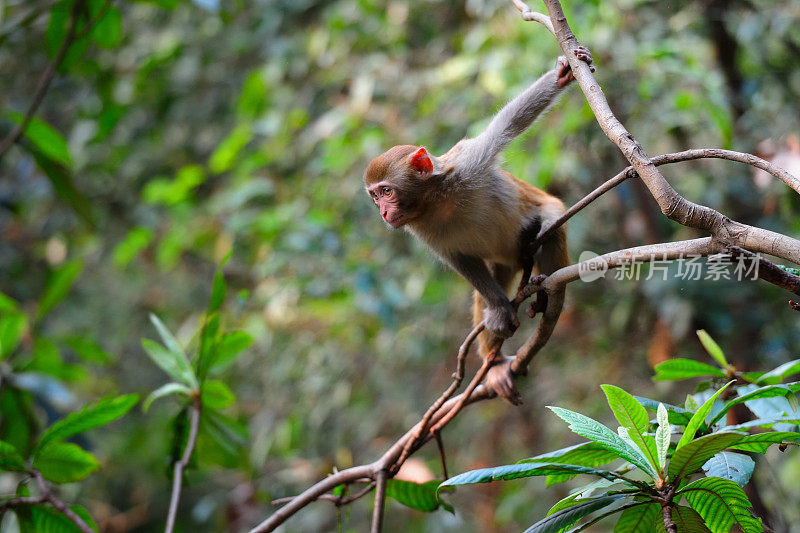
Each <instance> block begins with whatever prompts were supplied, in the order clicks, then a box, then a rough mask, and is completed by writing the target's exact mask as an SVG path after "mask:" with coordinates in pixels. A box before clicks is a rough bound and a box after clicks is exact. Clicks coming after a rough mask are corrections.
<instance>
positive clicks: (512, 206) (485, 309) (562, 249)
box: [364, 47, 594, 404]
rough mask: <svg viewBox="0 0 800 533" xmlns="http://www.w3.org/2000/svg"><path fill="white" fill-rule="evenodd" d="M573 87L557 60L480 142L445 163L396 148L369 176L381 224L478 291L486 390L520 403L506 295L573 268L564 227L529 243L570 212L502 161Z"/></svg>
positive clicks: (454, 151) (582, 51) (464, 143)
mask: <svg viewBox="0 0 800 533" xmlns="http://www.w3.org/2000/svg"><path fill="white" fill-rule="evenodd" d="M575 55H576V56H577V57H578V58H579V59H580V60H582V61H584V62H586V63H587V64H588V65H590V66H591V64H592V56H591V54H590V53H589V50H588V49H586V48H584V47H580V48H579V49H577V50H575ZM591 68H592V70H594V67H591ZM574 79H575V78H574V76H573V74H572V70H571V68H570V66H569V63H568V62H567V59H566V58H565V57H563V56H562V57H559V58H558V61H557V63H556V68H555V69H553V70H551V71H550V72H548V73H546V74H544V75H543V76H542V77H541V78H539V79H538V80H536V82H534V83H533V85H531V86H530V87H528V89H526V90H525V91H524V92H523V93H522V94H520V95H519V96H517V97H516V98H514V99H513V100H512V101H511V102H509V103H508V104H506V106H505V107H503V108H502V109H501V110H500V112H499V113H497V115H496V116H495V117H494V119H493V120H492V121H491V122H490V123H489V125H488V126H487V128H486V130H485V131H484V132H483V133H481V134H480V135H478V136H477V137H475V138H472V139H463V140H461V141H459V142H458V143H457V144H456V145H455V146H453V148H451V149H450V151H448V152H447V153H446V154H444V155H442V156H439V157H436V156H434V155H431V154H430V153H428V151H427V150H426V149H425V148H424V147H420V146H411V145H401V146H395V147H393V148H390V149H389V150H388V151H386V152H384V153H383V154H381V155H379V156H378V157H376V158H375V159H373V160H372V161H371V162H370V164H369V166H368V167H367V170H366V172H365V173H364V184H365V186H366V189H367V193H369V195H370V196H371V197H372V200H373V201H374V202H375V204H376V205H377V206H378V210H379V212H380V215H381V217H382V218H383V220H384V221H385V222H386V223H387V224H388V225H389V226H391V227H393V228H400V227H404V228H405V229H406V230H407V231H408V232H409V233H411V234H412V235H414V236H415V237H417V238H418V239H420V240H421V241H422V242H424V243H425V244H427V245H428V247H430V248H431V250H433V251H434V252H435V253H436V254H437V255H438V256H439V257H440V258H441V259H442V260H443V261H444V262H445V263H447V264H448V265H450V266H451V267H452V268H453V269H454V270H455V271H456V272H458V273H459V274H461V275H462V276H463V277H464V278H465V279H466V280H467V281H468V282H470V283H471V284H472V286H473V287H474V288H475V293H474V298H473V323H474V324H478V323H479V322H480V321H481V320H485V327H486V329H485V331H484V332H483V333H481V335H480V337H479V339H478V344H479V352H480V354H481V356H482V357H483V358H484V359H486V358H488V357H492V358H493V359H492V366H491V367H490V368H489V372H488V374H487V376H486V384H487V385H488V386H489V387H491V388H493V389H494V391H495V392H496V393H497V394H498V395H500V396H502V397H503V398H505V399H506V400H508V401H510V402H511V403H513V404H518V403H520V396H519V393H518V392H517V390H516V387H515V386H514V381H513V376H512V375H511V372H510V366H509V365H510V362H511V360H512V359H511V358H509V357H504V356H502V355H501V354H499V353H497V347H498V345H499V343H500V340H501V339H505V338H508V337H510V336H511V335H512V334H513V333H514V331H515V330H516V329H517V327H518V326H519V320H518V319H517V316H516V314H515V312H514V309H513V307H512V306H511V303H510V302H509V300H508V297H507V296H506V293H507V291H508V289H509V286H510V284H511V282H512V281H513V278H514V276H515V275H516V273H517V272H519V271H520V270H523V272H526V273H527V274H530V272H531V268H532V267H533V266H534V264H535V267H536V269H537V271H538V273H539V274H545V275H547V274H551V273H553V272H554V271H556V270H557V269H559V268H561V267H564V266H567V265H568V264H569V259H568V257H567V243H566V233H565V229H564V227H563V226H562V227H560V228H559V229H558V231H557V232H555V233H554V234H553V235H552V237H550V238H549V239H548V240H547V241H546V242H544V243H542V246H541V248H540V249H539V250H538V251H536V253H535V254H533V253H532V251H531V250H530V244H531V242H532V241H533V240H534V239H535V238H536V236H537V235H538V233H539V232H540V231H541V229H542V227H543V226H547V225H548V224H549V223H550V222H552V221H554V220H555V219H557V218H558V217H559V216H560V215H561V214H562V213H563V212H564V204H563V203H562V202H561V200H559V199H558V198H556V197H555V196H552V195H550V194H548V193H546V192H544V191H542V190H540V189H537V188H536V187H534V186H533V185H529V184H528V183H525V182H524V181H521V180H519V179H517V178H515V177H514V176H512V175H511V174H509V173H508V172H506V171H504V170H503V169H502V168H501V165H500V161H499V157H498V154H499V153H500V152H501V151H502V150H503V149H504V148H505V147H506V146H507V145H508V143H509V142H511V141H512V140H513V139H514V138H515V137H517V136H518V135H520V134H521V133H523V132H524V131H525V130H526V129H527V128H528V126H530V125H531V123H532V122H533V121H534V120H535V119H536V117H537V116H538V115H539V114H540V113H542V111H544V110H545V109H546V108H547V107H548V106H549V105H550V104H551V103H552V102H553V100H554V99H555V98H556V96H558V94H559V93H560V92H561V89H563V88H564V87H565V86H567V85H568V84H569V83H570V82H571V81H573V80H574ZM545 305H546V304H545ZM539 307H541V306H539ZM540 310H541V309H540Z"/></svg>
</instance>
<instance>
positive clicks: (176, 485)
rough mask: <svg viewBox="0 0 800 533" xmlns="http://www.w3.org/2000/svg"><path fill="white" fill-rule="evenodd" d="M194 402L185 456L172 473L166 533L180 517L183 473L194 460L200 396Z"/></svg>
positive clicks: (170, 532) (169, 532) (170, 531)
mask: <svg viewBox="0 0 800 533" xmlns="http://www.w3.org/2000/svg"><path fill="white" fill-rule="evenodd" d="M192 400H193V401H192V408H191V412H190V420H189V436H188V437H187V438H186V447H185V448H184V449H183V455H182V456H181V458H180V460H179V461H177V462H176V463H175V467H174V469H173V472H172V495H171V496H170V501H169V514H167V525H166V527H165V528H164V533H172V530H173V529H174V528H175V519H176V517H177V516H178V503H179V502H180V500H181V486H182V484H183V471H184V470H186V467H187V466H189V461H190V460H191V459H192V452H194V446H195V444H196V443H197V430H198V428H199V427H200V410H201V406H202V404H201V401H200V395H199V394H197V395H196V396H194V397H193V398H192Z"/></svg>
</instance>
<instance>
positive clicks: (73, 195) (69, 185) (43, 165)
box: [19, 142, 95, 228]
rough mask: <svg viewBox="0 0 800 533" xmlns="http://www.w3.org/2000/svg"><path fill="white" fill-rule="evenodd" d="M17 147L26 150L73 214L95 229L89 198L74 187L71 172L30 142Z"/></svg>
mask: <svg viewBox="0 0 800 533" xmlns="http://www.w3.org/2000/svg"><path fill="white" fill-rule="evenodd" d="M19 145H20V146H21V147H22V148H24V149H25V150H27V152H28V153H29V154H31V156H32V157H33V160H34V161H36V166H38V167H39V168H40V169H41V171H42V172H44V174H45V175H46V176H47V179H48V180H50V184H51V185H52V186H53V190H54V191H55V192H56V194H57V195H58V196H59V197H60V198H62V199H63V200H64V201H66V202H67V203H68V204H69V205H70V207H72V209H73V210H74V211H75V213H76V214H77V215H78V216H80V217H81V219H83V221H84V222H85V223H86V224H87V225H88V226H89V227H91V228H94V227H95V221H94V214H93V212H92V202H91V200H89V198H88V197H87V196H86V195H84V194H83V193H82V192H80V191H79V190H78V188H77V187H75V184H74V183H73V179H72V171H71V170H70V169H69V168H67V167H66V166H65V165H63V164H61V163H59V162H57V161H54V160H53V159H51V158H50V157H48V156H46V155H45V154H44V153H42V152H41V151H39V149H38V148H36V147H35V146H33V145H32V143H30V142H21V143H19Z"/></svg>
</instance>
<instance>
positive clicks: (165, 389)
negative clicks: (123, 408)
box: [142, 383, 192, 413]
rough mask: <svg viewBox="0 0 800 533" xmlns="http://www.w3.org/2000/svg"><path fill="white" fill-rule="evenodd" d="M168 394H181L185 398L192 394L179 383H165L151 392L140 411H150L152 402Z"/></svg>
mask: <svg viewBox="0 0 800 533" xmlns="http://www.w3.org/2000/svg"><path fill="white" fill-rule="evenodd" d="M170 394H183V395H185V396H190V395H191V394H192V390H191V389H190V388H189V387H187V386H186V385H183V384H181V383H167V384H166V385H162V386H160V387H159V388H157V389H156V390H154V391H153V392H151V393H150V394H149V395H148V396H147V398H145V400H144V403H143V404H142V410H143V411H144V412H145V413H146V412H147V411H148V410H149V409H150V406H151V405H153V402H154V401H156V400H158V399H159V398H163V397H165V396H169V395H170Z"/></svg>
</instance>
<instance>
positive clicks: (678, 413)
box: [634, 396, 694, 426]
mask: <svg viewBox="0 0 800 533" xmlns="http://www.w3.org/2000/svg"><path fill="white" fill-rule="evenodd" d="M634 398H636V401H637V402H639V403H640V404H642V405H643V406H645V407H646V408H647V409H650V410H651V411H658V406H659V404H661V402H657V401H655V400H651V399H650V398H644V397H642V396H634ZM664 407H666V408H667V414H668V415H669V423H670V424H675V425H676V426H685V425H686V424H688V423H689V421H690V420H691V419H692V416H693V415H694V413H693V412H692V411H687V410H686V409H684V408H683V407H678V406H677V405H671V404H668V403H665V404H664Z"/></svg>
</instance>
